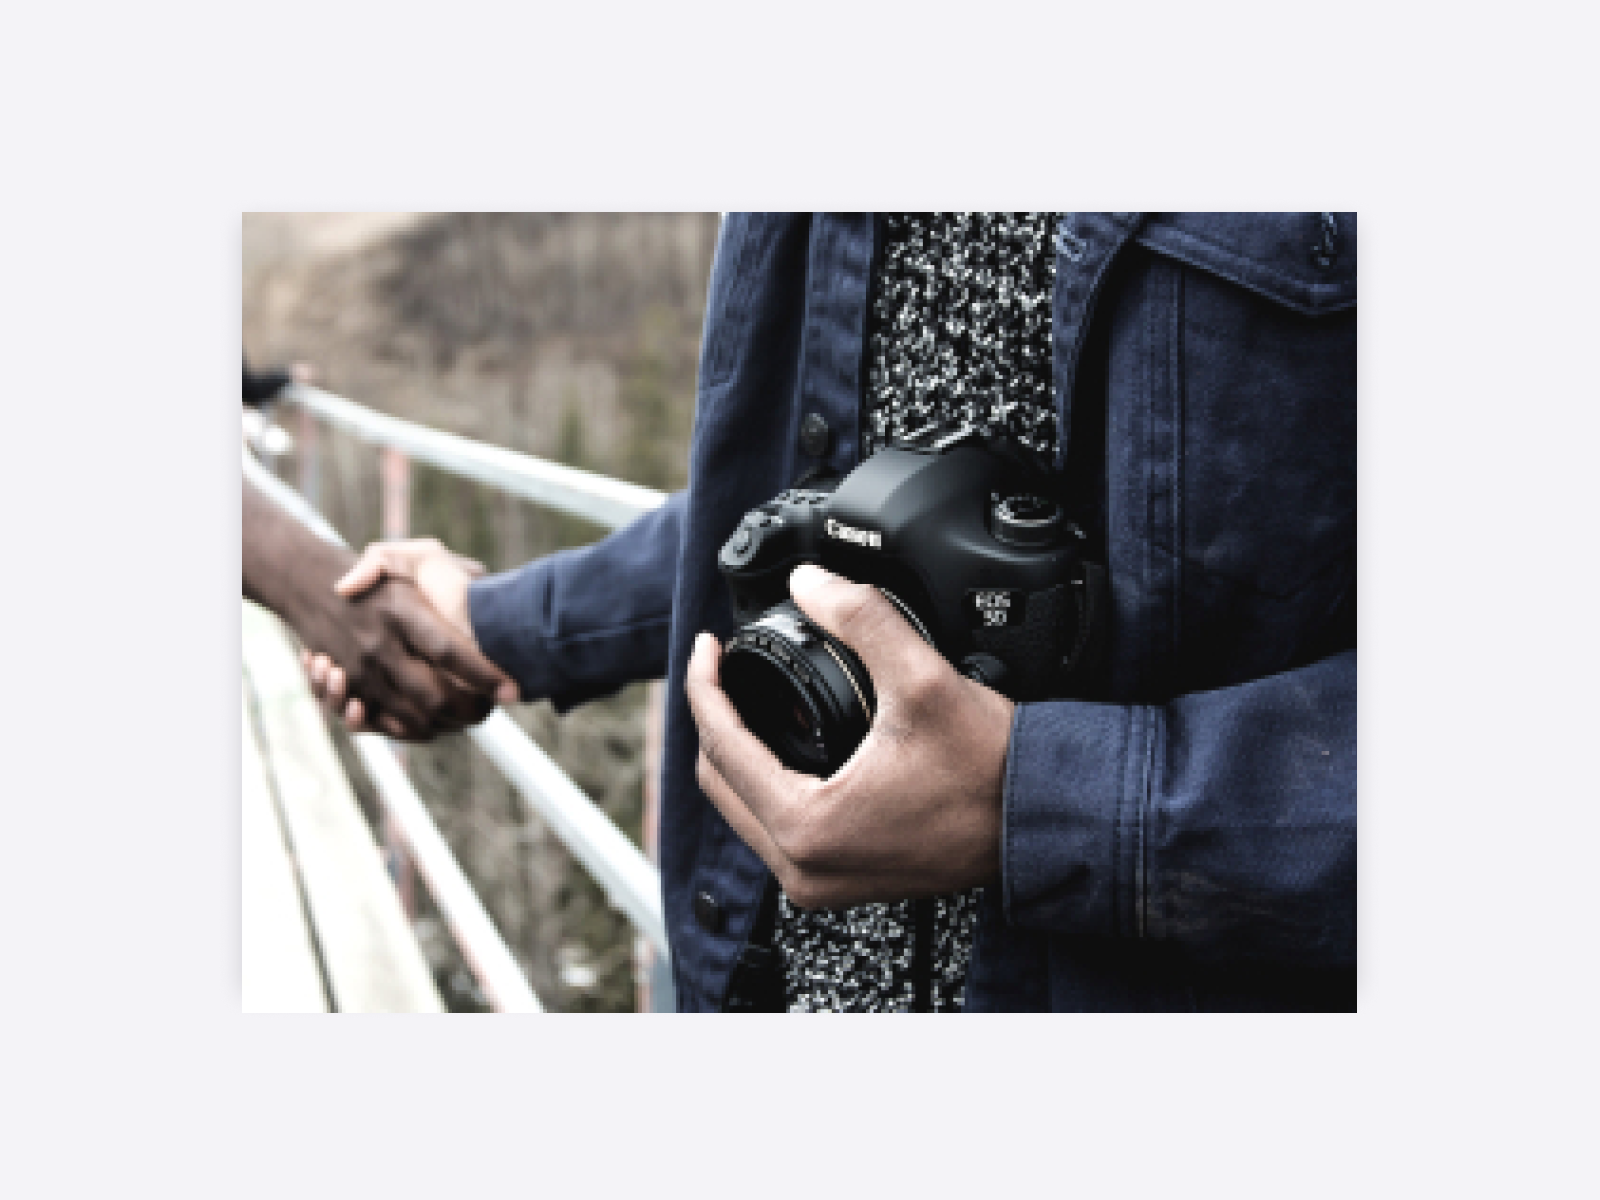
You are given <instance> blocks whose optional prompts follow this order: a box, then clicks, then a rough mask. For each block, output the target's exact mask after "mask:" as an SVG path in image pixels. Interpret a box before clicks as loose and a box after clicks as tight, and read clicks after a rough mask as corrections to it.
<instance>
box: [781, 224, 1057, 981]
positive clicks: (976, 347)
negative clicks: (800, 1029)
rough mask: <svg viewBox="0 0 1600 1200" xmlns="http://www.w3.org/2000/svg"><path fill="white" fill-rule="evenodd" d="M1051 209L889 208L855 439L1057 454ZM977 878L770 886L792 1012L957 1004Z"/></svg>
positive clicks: (872, 446) (867, 444)
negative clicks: (897, 896)
mask: <svg viewBox="0 0 1600 1200" xmlns="http://www.w3.org/2000/svg"><path fill="white" fill-rule="evenodd" d="M1056 216H1057V214H1055V213H885V214H883V215H881V216H880V217H879V222H880V223H879V245H880V247H881V250H880V254H879V259H878V267H877V271H876V273H875V275H874V280H873V303H872V313H871V321H870V324H869V332H868V337H869V343H868V374H867V389H866V398H865V406H864V408H865V411H864V412H863V414H862V415H863V417H864V421H863V439H862V440H863V449H864V451H865V453H867V454H871V453H872V452H873V451H874V450H877V449H878V448H880V447H881V446H883V445H885V444H886V443H888V442H889V441H891V440H893V439H894V438H896V437H898V436H900V435H901V434H903V433H906V432H908V431H911V430H914V429H917V428H919V427H921V426H925V425H927V424H929V423H930V422H933V421H942V420H946V419H952V418H954V419H959V420H962V421H965V422H967V423H968V424H971V425H975V426H978V427H980V428H982V429H984V430H985V431H986V432H997V431H1002V430H1003V431H1005V432H1008V433H1010V434H1012V435H1013V436H1014V437H1016V439H1017V440H1018V441H1020V442H1022V443H1023V444H1024V445H1026V446H1028V447H1030V448H1032V449H1034V450H1039V451H1045V452H1053V451H1054V449H1055V445H1056V424H1055V402H1054V398H1053V395H1052V372H1051V346H1050V321H1051V310H1052V294H1053V291H1054V288H1055V256H1054V253H1053V242H1052V237H1051V233H1052V230H1053V229H1054V227H1055V223H1056ZM980 895H981V889H973V890H971V891H967V892H963V893H961V894H959V895H954V896H940V897H936V898H934V899H929V900H920V901H910V900H906V901H901V902H899V903H897V904H863V905H859V906H856V907H854V908H846V909H838V910H822V909H817V910H811V911H807V910H804V909H799V908H796V907H795V906H794V905H792V904H790V903H789V900H788V898H787V897H783V896H780V897H779V901H778V908H777V917H776V923H775V929H774V944H775V946H776V948H777V949H778V950H779V952H780V954H781V956H782V959H783V974H784V986H783V992H784V1003H785V1005H786V1006H787V1007H788V1009H789V1011H790V1012H911V1011H914V1010H918V1009H931V1010H932V1011H934V1012H958V1011H960V1010H961V1008H962V1006H963V1003H964V992H965V989H966V978H967V964H968V961H969V959H970V958H971V955H972V934H973V927H974V924H975V922H976V918H977V910H978V898H979V896H980Z"/></svg>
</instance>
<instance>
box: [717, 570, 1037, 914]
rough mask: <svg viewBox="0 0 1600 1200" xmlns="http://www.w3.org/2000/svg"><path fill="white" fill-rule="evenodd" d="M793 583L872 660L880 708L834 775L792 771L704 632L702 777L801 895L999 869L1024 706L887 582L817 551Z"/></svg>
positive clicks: (811, 904) (883, 891)
mask: <svg viewBox="0 0 1600 1200" xmlns="http://www.w3.org/2000/svg"><path fill="white" fill-rule="evenodd" d="M789 590H790V594H791V595H793V597H794V601H795V603H796V604H798V605H799V606H800V608H801V609H802V610H803V611H804V612H805V614H806V615H807V616H808V617H810V618H811V619H812V620H813V621H815V622H817V624H819V625H821V626H822V627H823V628H824V629H826V630H827V631H828V632H829V633H831V634H833V635H834V636H835V637H836V638H838V639H839V640H840V641H842V642H844V643H845V644H846V645H848V646H850V647H851V648H852V649H853V650H855V652H856V653H857V654H859V655H860V656H861V660H862V662H863V663H865V665H866V668H867V671H868V672H869V673H870V674H871V676H872V684H873V688H874V689H875V691H876V692H877V698H878V711H877V713H876V714H875V715H874V718H873V722H872V728H871V730H870V731H869V732H868V734H867V736H866V739H865V740H864V741H863V742H862V743H861V745H860V746H859V747H858V748H857V749H856V752H855V753H854V754H853V755H851V757H850V759H849V761H848V762H846V763H845V764H844V766H842V767H841V768H839V770H838V771H837V772H836V773H835V774H834V775H833V776H832V777H831V778H829V779H816V778H813V777H812V776H809V775H801V774H799V773H797V772H795V771H791V770H788V769H787V768H785V767H784V766H783V765H782V764H781V763H780V762H778V760H777V759H776V758H775V757H774V756H773V755H772V752H771V751H769V750H768V749H767V748H766V746H764V745H763V744H762V743H761V742H760V741H759V740H757V739H756V737H755V736H754V735H753V734H751V733H750V731H749V730H747V729H746V728H745V727H744V724H743V723H742V722H741V721H740V720H739V716H738V713H737V712H736V711H735V710H734V708H733V705H732V703H731V702H730V701H729V700H728V697H727V695H726V693H724V692H723V691H722V688H721V685H720V683H719V682H718V671H719V668H720V663H721V656H722V650H721V647H720V646H719V645H718V643H717V640H716V639H715V638H714V637H712V636H711V635H710V634H707V633H702V634H701V635H700V636H699V637H698V638H697V639H696V641H695V648H694V654H693V655H692V656H691V658H690V660H689V668H688V677H687V680H686V682H685V688H686V691H687V693H688V698H689V706H690V708H691V710H692V711H693V713H694V720H695V724H696V726H698V728H699V731H700V758H699V761H698V763H697V764H696V777H697V778H698V780H699V783H700V787H701V789H702V790H703V791H704V792H705V794H706V796H707V797H708V798H709V799H710V800H711V802H712V803H713V804H715V805H716V806H717V809H718V811H720V812H721V813H722V815H723V817H724V818H725V819H726V820H727V822H728V824H729V825H731V826H732V827H733V829H734V831H735V832H737V833H738V834H739V836H740V837H742V838H743V839H744V840H745V842H746V843H747V844H748V845H749V846H750V847H751V848H752V849H753V850H755V852H756V853H757V854H759V855H760V856H761V858H762V860H763V861H764V862H765V863H766V864H767V866H768V867H769V868H770V869H771V870H772V872H773V874H774V875H776V876H777V877H778V882H779V884H780V885H781V886H782V887H783V890H784V892H785V893H786V894H787V895H788V896H789V898H790V899H791V900H792V901H793V902H794V903H795V904H797V905H799V906H800V907H802V908H841V907H845V906H847V905H852V904H860V903H865V902H868V901H892V900H904V899H908V898H911V897H916V896H927V895H935V894H939V893H945V892H953V891H959V890H961V889H963V888H967V887H971V886H973V885H976V884H980V883H983V882H984V881H986V880H988V879H991V878H993V877H994V876H995V875H996V874H997V873H998V872H999V869H1000V825H1001V795H1002V788H1003V781H1004V775H1005V760H1006V748H1007V746H1008V744H1009V742H1010V737H1011V720H1012V716H1013V714H1014V712H1015V708H1016V706H1015V705H1014V704H1012V702H1011V701H1010V700H1008V699H1006V698H1005V697H1004V696H1002V695H1000V694H999V693H998V692H994V691H991V690H990V689H989V688H986V687H984V686H983V685H982V684H980V683H976V682H974V681H973V680H970V679H966V678H964V677H962V676H961V675H958V674H957V673H956V671H955V668H954V667H952V666H951V665H950V664H949V663H948V662H947V661H945V659H944V658H943V657H942V656H941V655H940V654H939V653H938V652H937V651H936V650H934V649H933V648H932V647H931V646H929V645H928V644H927V643H926V642H925V641H923V640H922V638H921V636H920V635H918V634H917V633H916V632H915V631H914V630H913V629H912V628H911V626H910V625H908V624H907V623H906V621H905V620H904V618H902V617H901V615H900V614H899V612H898V611H896V610H895V608H894V606H893V605H892V604H891V603H890V602H889V601H888V600H887V599H885V597H884V596H883V594H882V593H881V592H879V591H878V590H877V589H876V588H872V587H868V586H865V585H862V584H856V583H850V582H848V581H847V580H844V579H840V578H838V577H837V576H834V575H830V574H829V573H828V572H826V571H824V570H822V569H821V568H820V567H815V566H811V565H809V564H807V565H805V566H801V567H798V568H796V569H795V571H794V573H793V574H792V575H791V576H790V577H789Z"/></svg>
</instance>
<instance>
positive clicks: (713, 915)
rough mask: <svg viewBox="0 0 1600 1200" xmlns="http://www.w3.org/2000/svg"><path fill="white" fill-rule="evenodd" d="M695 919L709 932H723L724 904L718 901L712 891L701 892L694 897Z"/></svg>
mask: <svg viewBox="0 0 1600 1200" xmlns="http://www.w3.org/2000/svg"><path fill="white" fill-rule="evenodd" d="M694 919H695V920H696V921H697V922H698V923H699V925H700V928H701V929H704V930H705V931H706V932H707V933H721V932H722V923H723V912H722V905H720V904H718V903H717V901H716V899H715V897H713V896H712V895H711V893H710V892H701V893H700V894H699V895H698V896H696V897H695V898H694Z"/></svg>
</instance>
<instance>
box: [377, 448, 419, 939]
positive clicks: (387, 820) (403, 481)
mask: <svg viewBox="0 0 1600 1200" xmlns="http://www.w3.org/2000/svg"><path fill="white" fill-rule="evenodd" d="M378 455H379V459H378V463H379V471H378V474H379V478H380V485H381V489H382V493H383V536H384V537H385V538H403V537H406V536H407V535H408V534H409V533H410V531H411V460H410V459H409V458H407V457H406V455H405V453H404V452H403V451H400V450H396V449H394V447H392V446H385V447H383V449H381V450H380V451H379V452H378ZM395 753H396V755H397V756H398V757H399V759H400V762H401V765H402V766H403V765H404V764H405V760H406V752H405V747H403V746H396V747H395ZM382 826H383V853H384V858H385V860H386V861H387V862H388V864H389V874H390V876H391V877H392V878H393V879H394V886H395V890H396V891H398V892H399V893H400V903H401V904H402V905H403V906H404V908H405V910H406V916H408V917H410V918H412V919H413V920H415V919H416V915H417V887H416V869H415V867H414V866H413V864H412V861H411V851H410V848H409V847H408V846H407V845H406V840H405V837H404V836H403V835H402V833H401V832H400V828H399V826H398V825H396V823H395V820H394V818H393V817H392V816H391V815H390V813H389V810H388V809H387V808H385V809H384V814H383V821H382Z"/></svg>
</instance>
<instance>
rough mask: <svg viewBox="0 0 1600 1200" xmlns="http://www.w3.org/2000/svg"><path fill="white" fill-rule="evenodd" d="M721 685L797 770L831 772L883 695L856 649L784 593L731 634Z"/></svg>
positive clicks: (749, 724)
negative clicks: (874, 686) (879, 694)
mask: <svg viewBox="0 0 1600 1200" xmlns="http://www.w3.org/2000/svg"><path fill="white" fill-rule="evenodd" d="M721 678H722V690H723V691H724V692H725V693H726V694H727V696H728V699H729V700H730V701H731V702H732V703H733V707H734V709H735V710H736V711H737V712H738V714H739V716H740V718H741V719H742V720H743V721H744V724H745V728H747V729H748V730H750V732H751V733H753V734H755V735H756V737H757V738H759V739H760V740H761V742H762V743H763V744H764V745H765V746H766V747H767V748H768V749H769V750H771V751H772V753H773V754H774V755H775V756H776V757H777V759H778V761H779V762H781V763H783V765H784V766H786V767H788V768H789V769H790V770H793V771H799V772H801V773H802V774H806V775H817V776H821V777H824V778H826V777H827V776H829V775H832V774H833V773H834V772H835V771H837V770H838V769H839V768H840V767H842V766H843V765H844V764H845V762H846V760H848V759H849V757H850V756H851V755H852V754H854V753H855V750H856V747H857V746H859V745H860V744H861V741H862V739H863V738H865V737H866V736H867V730H868V729H870V728H871V726H872V713H873V709H874V708H875V707H876V705H877V698H876V696H875V695H874V694H873V691H872V678H871V676H869V675H868V674H867V669H866V667H865V666H864V665H863V664H862V662H861V659H860V658H859V657H857V655H856V653H855V651H853V650H851V649H850V647H848V646H846V645H845V644H844V643H843V642H840V641H839V640H838V639H837V638H835V637H833V636H832V635H830V634H829V633H828V632H827V631H826V630H825V629H823V628H821V627H820V626H818V625H817V624H816V623H815V622H813V621H812V620H811V619H810V618H809V617H807V616H806V615H805V614H804V613H803V612H801V611H800V609H799V608H798V607H797V606H796V605H795V603H794V601H792V600H785V601H783V602H782V603H780V604H776V605H774V606H773V607H772V608H770V609H768V610H767V611H766V612H765V613H763V614H762V615H761V616H760V617H758V618H757V619H756V620H754V621H751V622H750V623H749V624H748V625H745V626H743V627H742V628H740V629H739V630H738V631H737V632H736V633H735V634H734V635H733V636H732V637H730V638H729V639H728V645H727V648H726V649H725V650H724V652H723V656H722V670H721Z"/></svg>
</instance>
